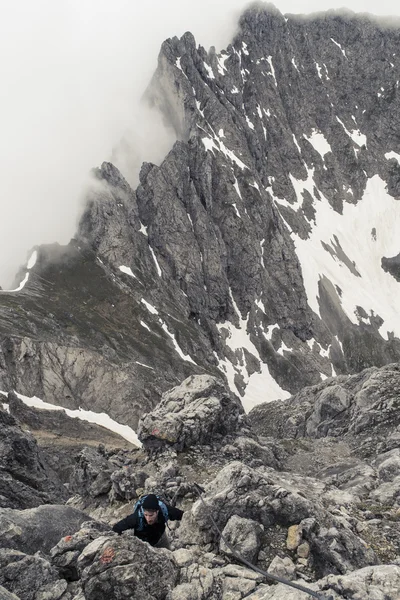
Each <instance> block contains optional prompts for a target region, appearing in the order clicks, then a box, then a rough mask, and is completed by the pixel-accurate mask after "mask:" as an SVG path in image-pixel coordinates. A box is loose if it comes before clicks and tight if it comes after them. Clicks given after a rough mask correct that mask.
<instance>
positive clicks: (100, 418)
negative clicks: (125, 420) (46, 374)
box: [15, 392, 142, 446]
mask: <svg viewBox="0 0 400 600" xmlns="http://www.w3.org/2000/svg"><path fill="white" fill-rule="evenodd" d="M15 393H16V395H17V396H18V398H19V399H20V400H22V402H23V403H24V404H26V405H27V406H31V407H32V408H39V409H41V410H62V411H64V412H65V413H66V414H67V415H68V416H69V417H72V418H73V419H80V420H81V421H87V422H88V423H94V424H95V425H100V426H101V427H104V428H105V429H108V430H109V431H113V432H114V433H117V434H118V435H120V436H121V437H123V438H124V439H126V440H128V442H131V443H132V444H135V445H136V446H141V445H142V443H141V442H140V441H139V439H138V437H137V435H136V432H135V431H134V430H133V429H131V428H130V427H128V425H121V423H118V422H117V421H114V420H113V419H111V417H109V416H108V415H107V414H106V413H96V412H93V411H91V410H83V409H81V408H79V409H78V410H70V409H69V408H63V407H62V406H56V405H55V404H50V403H48V402H44V401H43V400H41V399H40V398H37V397H36V396H32V398H29V397H28V396H23V395H22V394H18V393H17V392H15Z"/></svg>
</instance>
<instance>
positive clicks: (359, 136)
mask: <svg viewBox="0 0 400 600" xmlns="http://www.w3.org/2000/svg"><path fill="white" fill-rule="evenodd" d="M336 120H337V122H338V123H340V124H341V126H342V127H343V129H344V130H345V132H346V133H347V135H348V136H349V138H351V139H352V140H353V142H354V143H355V144H357V146H360V148H361V146H366V145H367V138H366V136H365V135H364V134H363V133H361V131H359V130H358V129H354V130H353V131H349V130H348V129H347V128H346V126H345V124H344V123H343V122H342V121H341V120H340V119H339V117H336Z"/></svg>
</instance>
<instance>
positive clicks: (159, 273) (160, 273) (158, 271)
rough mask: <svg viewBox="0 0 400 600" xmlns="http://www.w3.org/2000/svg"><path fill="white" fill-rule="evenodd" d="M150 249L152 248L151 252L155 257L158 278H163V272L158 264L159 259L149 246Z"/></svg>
mask: <svg viewBox="0 0 400 600" xmlns="http://www.w3.org/2000/svg"><path fill="white" fill-rule="evenodd" d="M149 248H150V252H151V254H152V256H153V260H154V262H155V265H156V269H157V273H158V276H159V277H161V275H162V271H161V268H160V265H159V264H158V260H157V257H156V255H155V252H154V250H153V248H152V247H151V246H150V244H149Z"/></svg>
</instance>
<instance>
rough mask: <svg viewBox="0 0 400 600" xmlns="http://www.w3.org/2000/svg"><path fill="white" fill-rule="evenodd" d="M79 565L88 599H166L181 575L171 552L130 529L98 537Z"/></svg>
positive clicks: (81, 558)
mask: <svg viewBox="0 0 400 600" xmlns="http://www.w3.org/2000/svg"><path fill="white" fill-rule="evenodd" d="M91 547H92V550H91ZM78 568H80V569H81V581H82V585H83V589H84V594H85V598H86V600H109V599H110V597H113V598H118V599H119V600H132V599H133V598H138V599H139V598H140V600H165V598H166V597H167V595H168V593H169V591H170V590H171V589H173V588H174V586H175V584H176V583H177V578H178V567H177V565H176V563H175V561H174V559H173V556H172V553H171V552H169V551H167V550H163V549H160V550H157V549H155V548H152V547H151V546H150V545H149V544H147V543H146V542H142V541H141V540H139V539H138V538H137V537H135V536H134V535H133V534H131V533H125V534H124V535H122V536H116V535H114V536H113V537H112V538H110V537H108V536H104V537H101V538H97V539H96V540H94V541H93V542H92V544H90V545H89V546H88V547H87V548H86V549H85V551H84V553H83V554H82V555H81V557H80V558H79V560H78ZM110 594H111V595H110Z"/></svg>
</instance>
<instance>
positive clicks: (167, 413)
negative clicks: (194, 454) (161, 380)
mask: <svg viewBox="0 0 400 600" xmlns="http://www.w3.org/2000/svg"><path fill="white" fill-rule="evenodd" d="M242 413H243V407H242V405H241V403H240V401H239V399H237V398H236V397H235V396H234V395H233V394H232V393H230V392H229V391H228V390H227V389H226V387H225V385H224V383H223V382H222V381H220V380H218V379H217V378H215V377H211V376H209V375H196V376H191V377H189V378H188V379H186V380H185V381H183V383H182V384H181V385H180V386H178V387H176V388H174V389H172V390H171V391H169V392H167V393H165V394H164V395H163V397H162V400H161V402H160V404H159V405H158V406H157V408H156V409H155V410H154V411H153V412H151V413H149V414H147V415H145V416H144V417H143V418H142V419H141V421H140V423H139V429H138V436H139V439H140V440H141V441H142V443H143V444H144V446H145V447H146V448H147V449H151V448H157V447H161V446H162V445H171V446H173V447H175V448H177V449H179V450H183V449H184V448H188V447H190V446H193V445H199V444H207V443H210V442H211V441H216V440H217V439H218V437H219V438H222V437H223V436H225V435H227V434H228V433H232V432H234V431H235V430H236V429H237V428H238V425H239V417H240V415H241V414H242Z"/></svg>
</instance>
